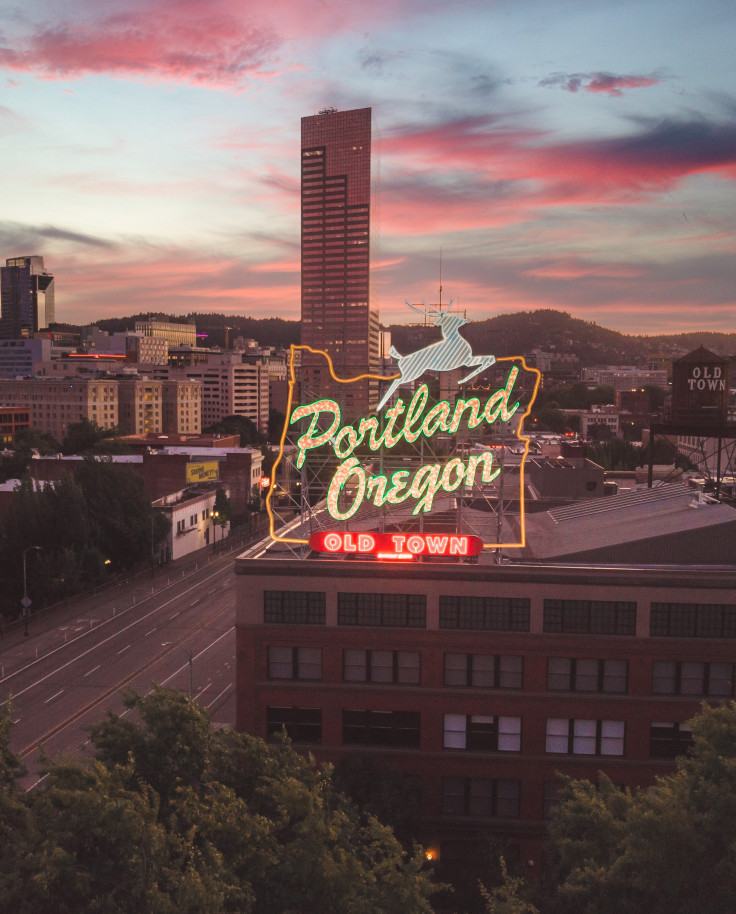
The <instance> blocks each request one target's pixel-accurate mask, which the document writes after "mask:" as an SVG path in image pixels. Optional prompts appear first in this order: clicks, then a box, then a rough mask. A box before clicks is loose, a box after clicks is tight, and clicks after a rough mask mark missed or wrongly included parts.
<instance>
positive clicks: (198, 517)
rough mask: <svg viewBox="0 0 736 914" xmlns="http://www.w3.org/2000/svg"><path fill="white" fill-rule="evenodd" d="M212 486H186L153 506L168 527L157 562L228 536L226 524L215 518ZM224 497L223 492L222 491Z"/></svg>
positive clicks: (213, 543) (185, 553)
mask: <svg viewBox="0 0 736 914" xmlns="http://www.w3.org/2000/svg"><path fill="white" fill-rule="evenodd" d="M218 488H220V486H218V485H215V484H204V485H196V486H188V487H187V488H184V489H180V490H179V491H177V492H172V493H170V494H169V495H165V496H163V497H162V498H158V499H156V500H155V501H154V502H153V507H154V508H156V509H157V510H158V511H160V512H161V513H162V514H164V515H166V517H168V519H169V521H170V523H171V527H170V529H169V533H168V536H167V539H166V541H165V543H163V544H162V546H161V554H160V557H159V558H160V561H161V562H164V563H165V562H167V561H170V560H171V561H175V560H176V559H180V558H183V557H184V556H185V555H189V554H190V553H192V552H197V551H198V550H199V549H204V548H205V547H206V546H209V545H210V543H212V545H213V546H214V545H216V544H217V543H218V542H220V541H221V540H223V539H226V538H227V537H228V536H229V535H230V522H229V521H225V522H223V521H222V519H221V518H219V517H217V516H215V499H216V497H217V489H218ZM225 494H226V495H227V489H225Z"/></svg>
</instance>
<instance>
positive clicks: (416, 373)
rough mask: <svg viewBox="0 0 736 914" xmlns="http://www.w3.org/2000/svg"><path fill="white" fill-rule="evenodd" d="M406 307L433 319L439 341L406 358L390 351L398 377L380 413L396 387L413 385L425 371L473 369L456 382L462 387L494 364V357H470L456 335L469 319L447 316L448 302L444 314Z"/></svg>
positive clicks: (428, 307)
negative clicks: (474, 367) (466, 367)
mask: <svg viewBox="0 0 736 914" xmlns="http://www.w3.org/2000/svg"><path fill="white" fill-rule="evenodd" d="M405 304H407V305H409V307H410V308H411V309H412V311H417V312H418V313H419V314H427V312H428V311H429V312H432V313H433V314H434V315H436V317H435V318H434V320H433V321H432V323H433V324H434V325H435V327H439V328H440V330H441V331H442V339H441V340H438V341H437V342H436V343H432V344H431V345H430V346H425V347H424V349H417V351H416V352H410V353H409V354H408V355H399V353H398V352H397V351H396V350H395V349H394V347H393V346H392V347H391V348H390V349H389V352H390V354H391V355H392V356H393V357H394V358H395V359H397V360H398V363H399V371H400V372H401V377H399V378H396V380H395V381H394V382H393V383H392V384H391V386H390V387H389V389H388V390H387V391H386V393H385V394H384V395H383V398H382V400H381V402H380V403H379V404H378V409H379V410H380V409H383V407H384V405H385V404H386V402H387V401H388V400H389V399H390V398H391V396H392V394H393V392H394V391H395V390H396V388H397V387H400V386H401V385H402V384H409V383H410V382H411V381H415V380H416V379H417V378H420V377H421V376H422V375H423V374H424V372H425V371H430V370H433V371H451V370H452V369H453V368H459V367H460V366H461V365H466V366H468V367H470V366H471V365H476V366H477V368H476V369H475V371H471V372H470V374H469V375H466V376H465V377H464V378H462V379H461V380H459V381H458V382H457V383H458V384H464V383H465V382H466V381H469V380H470V379H471V378H474V377H475V376H476V375H477V374H480V372H481V371H483V370H484V369H485V368H488V367H490V366H491V365H493V363H494V362H495V361H496V357H495V356H493V355H473V350H472V347H471V345H470V343H469V342H468V341H467V340H466V339H463V337H461V336H460V332H459V330H460V327H462V326H463V324H467V322H468V319H467V318H466V317H463V316H462V315H461V314H457V313H454V312H450V308H451V307H452V302H450V304H449V305H448V307H447V309H446V310H445V311H438V310H437V308H433V307H432V306H431V305H425V309H426V310H425V311H422V310H421V308H417V307H416V306H415V305H411V304H409V302H406V303H405Z"/></svg>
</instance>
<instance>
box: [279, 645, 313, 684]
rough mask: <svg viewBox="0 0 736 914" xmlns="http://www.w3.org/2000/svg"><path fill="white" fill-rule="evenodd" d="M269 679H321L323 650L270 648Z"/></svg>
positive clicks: (311, 648)
mask: <svg viewBox="0 0 736 914" xmlns="http://www.w3.org/2000/svg"><path fill="white" fill-rule="evenodd" d="M268 678H269V679H305V680H309V679H321V678H322V650H321V649H320V648H318V647H269V649H268Z"/></svg>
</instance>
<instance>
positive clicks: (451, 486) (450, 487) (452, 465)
mask: <svg viewBox="0 0 736 914" xmlns="http://www.w3.org/2000/svg"><path fill="white" fill-rule="evenodd" d="M452 473H455V474H456V479H455V481H454V482H450V476H451V474H452ZM464 479H465V467H464V466H463V462H462V460H460V458H459V457H453V458H452V460H450V461H448V462H447V463H446V464H445V468H444V469H443V470H442V476H441V477H440V485H441V486H442V488H443V489H444V490H445V492H454V491H455V489H457V488H458V487H459V486H460V484H461V483H462V482H463V480H464Z"/></svg>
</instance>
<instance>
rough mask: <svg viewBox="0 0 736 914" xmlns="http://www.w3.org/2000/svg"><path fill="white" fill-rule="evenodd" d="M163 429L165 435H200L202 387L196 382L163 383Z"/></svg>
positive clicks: (173, 381) (177, 381) (172, 380)
mask: <svg viewBox="0 0 736 914" xmlns="http://www.w3.org/2000/svg"><path fill="white" fill-rule="evenodd" d="M161 392H162V397H161V410H162V411H161V428H162V431H163V432H164V434H177V435H199V434H200V432H201V431H202V385H201V384H200V382H199V381H195V380H186V381H185V380H175V379H170V380H168V381H163V382H162V385H161Z"/></svg>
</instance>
